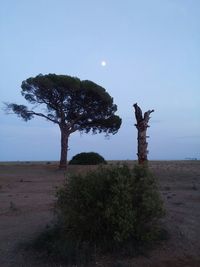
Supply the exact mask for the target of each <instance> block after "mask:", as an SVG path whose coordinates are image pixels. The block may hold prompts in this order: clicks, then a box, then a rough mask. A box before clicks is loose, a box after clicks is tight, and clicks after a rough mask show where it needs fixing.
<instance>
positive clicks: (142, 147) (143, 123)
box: [133, 103, 154, 164]
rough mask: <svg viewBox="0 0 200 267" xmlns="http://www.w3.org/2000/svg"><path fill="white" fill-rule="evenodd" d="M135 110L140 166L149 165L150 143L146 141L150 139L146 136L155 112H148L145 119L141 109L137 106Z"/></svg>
mask: <svg viewBox="0 0 200 267" xmlns="http://www.w3.org/2000/svg"><path fill="white" fill-rule="evenodd" d="M133 107H134V108H135V118H136V121H137V124H135V126H136V128H137V130H138V138H137V140H138V153H137V155H138V163H139V164H144V163H147V161H148V159H147V154H148V150H147V146H148V143H147V141H146V138H147V137H148V136H147V135H146V133H147V128H148V127H149V125H148V122H149V119H150V114H151V113H152V112H154V110H148V111H146V112H145V113H144V117H143V115H142V110H141V108H140V107H139V106H138V105H137V103H136V104H134V105H133Z"/></svg>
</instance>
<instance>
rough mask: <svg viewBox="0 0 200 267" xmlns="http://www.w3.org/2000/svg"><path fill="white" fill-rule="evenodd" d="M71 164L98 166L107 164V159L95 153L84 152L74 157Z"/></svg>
mask: <svg viewBox="0 0 200 267" xmlns="http://www.w3.org/2000/svg"><path fill="white" fill-rule="evenodd" d="M69 164H75V165H76V164H77V165H97V164H106V161H105V159H104V158H103V157H102V156H101V155H99V154H98V153H95V152H82V153H80V154H77V155H75V156H73V158H72V159H71V160H70V161H69Z"/></svg>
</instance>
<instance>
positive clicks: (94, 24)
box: [0, 0, 200, 161]
mask: <svg viewBox="0 0 200 267" xmlns="http://www.w3.org/2000/svg"><path fill="white" fill-rule="evenodd" d="M0 3H1V7H0V36H1V42H0V46H1V49H0V58H1V60H0V71H1V79H0V101H1V102H16V103H19V104H20V103H23V104H26V101H25V100H24V99H23V97H22V96H21V94H20V90H21V88H20V86H21V82H22V81H23V80H25V79H27V78H29V77H33V76H36V75H37V74H39V73H42V74H48V73H56V74H68V75H72V76H77V77H79V78H80V79H83V80H84V79H89V80H92V81H94V82H96V83H98V84H99V85H101V86H103V87H104V88H105V89H106V90H107V91H108V92H109V93H110V95H111V96H113V98H114V102H115V103H116V104H117V105H118V114H119V115H120V116H121V118H122V121H123V124H122V127H121V129H120V130H119V132H118V134H116V135H114V136H110V139H109V140H108V139H105V137H104V135H103V134H98V135H94V136H93V135H90V134H89V135H86V134H83V135H80V134H79V133H75V134H73V135H71V138H70V144H69V145H70V151H69V159H70V158H71V157H72V156H73V155H74V154H76V153H79V152H82V151H96V152H99V153H100V154H102V155H103V156H104V157H105V158H106V159H136V150H137V139H136V138H137V132H136V128H135V126H134V123H135V117H134V112H133V108H132V105H133V103H135V102H137V103H138V104H139V105H140V106H141V108H142V109H143V110H144V111H147V110H148V109H155V112H154V113H152V118H151V120H150V126H151V127H150V128H149V129H148V134H149V135H150V139H148V141H149V152H150V153H149V159H184V158H186V157H197V158H200V15H199V14H200V1H199V0H190V1H189V0H137V1H135V0H123V1H122V0H29V1H27V0H1V1H0ZM102 60H105V61H106V62H107V65H106V66H105V67H102V66H101V61H102ZM2 106H3V105H2V104H1V107H2ZM0 122H1V130H0V161H11V160H58V159H59V156H60V133H59V129H58V128H57V126H56V125H54V124H51V123H49V122H47V121H44V120H42V119H38V118H35V119H33V120H31V121H29V122H27V123H26V122H23V121H22V120H20V119H19V118H18V117H16V116H15V115H9V116H8V115H5V114H4V112H3V111H0Z"/></svg>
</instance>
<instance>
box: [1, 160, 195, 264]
mask: <svg viewBox="0 0 200 267" xmlns="http://www.w3.org/2000/svg"><path fill="white" fill-rule="evenodd" d="M129 164H131V162H129ZM90 168H94V167H92V166H85V167H79V166H76V167H75V166H71V167H70V168H69V172H83V171H87V170H88V169H90ZM150 168H151V169H152V171H153V172H154V173H155V174H156V176H157V177H158V181H159V186H160V191H161V193H162V196H163V199H164V202H165V206H166V210H167V215H166V218H165V219H164V222H163V223H164V224H165V226H166V228H167V229H168V231H169V234H170V239H169V240H168V241H165V242H164V243H163V244H162V245H161V246H160V247H158V248H156V249H155V250H153V251H152V252H150V254H149V255H148V256H146V257H142V256H140V257H137V258H134V259H132V260H129V261H128V262H127V263H126V265H122V264H121V265H120V263H118V265H117V264H116V262H115V260H114V259H113V260H111V259H106V260H100V261H98V262H97V263H96V266H121V267H123V266H126V267H127V266H139V267H141V266H151V267H158V266H166V267H167V266H171V267H178V266H188V267H193V266H196V267H199V266H200V161H154V162H150ZM64 180H65V173H64V172H63V171H60V170H58V168H57V167H56V165H54V164H46V163H44V164H32V163H16V164H14V163H12V164H6V163H1V164H0V267H8V266H15V267H18V266H19V267H35V266H39V267H42V266H45V267H47V266H56V265H55V264H54V265H53V264H51V263H45V262H44V261H43V262H41V260H40V259H39V258H38V257H37V255H35V254H34V253H30V252H27V251H25V250H24V244H26V243H27V242H30V241H31V240H32V239H33V238H34V237H35V236H36V235H37V234H38V233H40V232H41V231H42V230H43V229H44V228H45V226H46V224H49V223H50V222H51V220H52V219H53V212H52V211H53V203H54V200H55V195H54V194H55V187H56V186H59V185H61V184H62V183H63V181H64ZM57 266H61V265H57ZM62 266H63V265H62Z"/></svg>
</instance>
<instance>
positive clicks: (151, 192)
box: [56, 166, 164, 248]
mask: <svg viewBox="0 0 200 267" xmlns="http://www.w3.org/2000/svg"><path fill="white" fill-rule="evenodd" d="M57 197H58V199H57V204H56V209H57V213H58V216H59V219H60V221H61V222H62V225H63V229H64V232H65V234H66V238H69V239H71V240H76V241H77V242H78V243H81V242H88V243H90V244H94V245H95V246H97V247H104V248H105V247H106V246H108V247H109V246H110V247H115V246H116V247H117V246H119V245H120V246H121V245H122V244H125V243H127V242H130V241H133V242H149V241H152V240H154V239H156V237H157V233H158V227H157V226H158V220H159V219H160V218H161V217H162V216H163V215H164V209H163V203H162V201H161V198H160V195H159V192H158V189H157V186H156V181H155V178H154V177H153V175H152V174H151V173H150V172H149V170H148V169H147V168H145V167H140V166H136V167H135V168H134V170H132V169H129V168H128V167H127V166H123V167H120V166H117V167H112V168H99V169H98V170H97V171H95V172H90V173H87V174H86V175H74V176H72V177H70V178H69V179H68V181H67V183H66V184H65V185H64V187H63V188H61V189H60V190H59V191H58V193H57Z"/></svg>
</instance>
